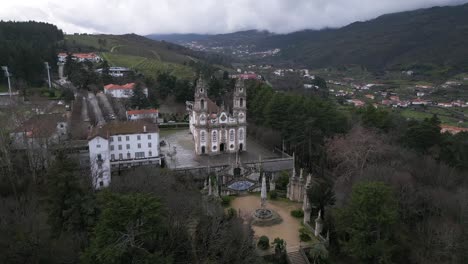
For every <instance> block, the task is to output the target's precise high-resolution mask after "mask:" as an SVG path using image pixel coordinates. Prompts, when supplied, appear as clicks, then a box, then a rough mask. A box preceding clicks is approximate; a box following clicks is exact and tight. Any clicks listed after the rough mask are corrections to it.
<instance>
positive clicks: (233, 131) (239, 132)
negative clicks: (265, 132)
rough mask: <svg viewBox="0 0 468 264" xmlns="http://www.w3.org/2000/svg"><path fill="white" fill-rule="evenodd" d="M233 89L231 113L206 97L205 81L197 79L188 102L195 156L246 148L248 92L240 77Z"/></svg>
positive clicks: (231, 151) (232, 151) (233, 151)
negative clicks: (191, 100) (193, 97)
mask: <svg viewBox="0 0 468 264" xmlns="http://www.w3.org/2000/svg"><path fill="white" fill-rule="evenodd" d="M234 89H235V90H234V96H233V97H234V98H233V101H234V102H233V110H232V113H230V112H228V111H226V110H225V109H224V107H218V106H217V105H216V104H215V103H214V102H213V101H211V100H210V99H209V98H208V95H207V88H206V86H205V82H204V81H203V80H202V79H201V78H199V79H198V83H197V86H196V87H195V102H187V110H188V111H189V115H190V132H191V133H192V135H193V139H194V141H195V153H196V154H197V155H202V154H210V155H216V154H221V153H224V152H228V153H235V152H237V151H245V150H247V147H246V142H247V140H246V137H247V119H246V118H247V100H246V97H247V94H246V91H245V87H244V81H243V79H242V78H239V79H238V80H237V82H236V86H235V88H234Z"/></svg>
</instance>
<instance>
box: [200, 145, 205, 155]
mask: <svg viewBox="0 0 468 264" xmlns="http://www.w3.org/2000/svg"><path fill="white" fill-rule="evenodd" d="M201 154H205V146H203V147H201Z"/></svg>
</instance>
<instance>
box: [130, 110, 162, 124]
mask: <svg viewBox="0 0 468 264" xmlns="http://www.w3.org/2000/svg"><path fill="white" fill-rule="evenodd" d="M126 113H127V120H128V121H135V120H141V119H148V120H151V121H153V122H156V120H157V119H158V117H159V113H158V110H157V109H140V110H128V111H127V112H126Z"/></svg>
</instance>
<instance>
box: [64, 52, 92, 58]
mask: <svg viewBox="0 0 468 264" xmlns="http://www.w3.org/2000/svg"><path fill="white" fill-rule="evenodd" d="M58 55H59V56H68V54H67V53H65V52H61V53H59V54H58ZM72 56H73V57H76V58H81V59H94V58H96V57H97V55H96V54H95V53H73V54H72Z"/></svg>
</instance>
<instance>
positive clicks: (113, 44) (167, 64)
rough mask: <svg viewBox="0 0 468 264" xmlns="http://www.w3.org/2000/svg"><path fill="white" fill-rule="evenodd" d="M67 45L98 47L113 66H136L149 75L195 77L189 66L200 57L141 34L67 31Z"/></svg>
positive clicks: (89, 49)
mask: <svg viewBox="0 0 468 264" xmlns="http://www.w3.org/2000/svg"><path fill="white" fill-rule="evenodd" d="M65 41H66V43H67V46H69V47H71V48H72V49H76V50H78V51H83V52H84V51H98V52H99V53H100V54H101V56H102V57H103V58H104V59H105V60H106V61H108V62H109V64H110V65H111V66H121V67H128V68H131V69H134V70H136V71H138V72H140V73H143V74H144V75H146V76H154V75H156V73H157V72H168V73H170V74H172V75H174V76H176V77H178V78H185V79H187V78H190V79H191V78H193V76H194V71H193V69H192V68H191V67H189V66H186V65H187V64H188V63H189V62H190V61H196V60H197V59H194V58H192V57H191V56H189V55H187V54H190V53H189V51H187V50H186V49H185V48H183V47H181V46H177V45H174V44H170V43H165V42H158V41H153V40H150V39H147V38H145V37H141V36H137V35H67V36H66V37H65Z"/></svg>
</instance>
